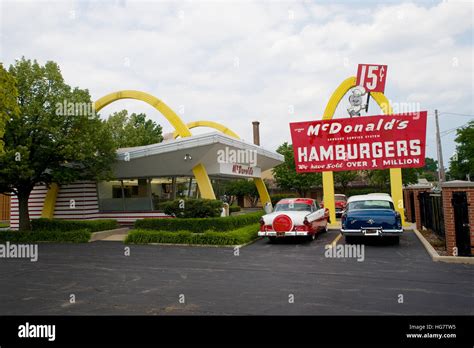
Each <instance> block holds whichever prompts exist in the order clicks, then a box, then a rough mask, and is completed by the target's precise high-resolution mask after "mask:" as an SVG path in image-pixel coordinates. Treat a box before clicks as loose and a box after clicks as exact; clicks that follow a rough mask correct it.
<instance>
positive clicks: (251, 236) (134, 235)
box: [125, 224, 260, 245]
mask: <svg viewBox="0 0 474 348" xmlns="http://www.w3.org/2000/svg"><path fill="white" fill-rule="evenodd" d="M259 226H260V225H259V224H251V225H248V226H244V227H241V228H238V229H235V230H231V231H227V232H215V231H205V232H202V233H196V232H191V231H156V230H144V229H136V230H132V231H131V232H130V233H129V234H128V236H127V238H126V239H125V243H127V244H148V243H165V244H204V245H242V244H246V243H248V242H251V241H253V240H255V239H256V238H257V232H258V229H259Z"/></svg>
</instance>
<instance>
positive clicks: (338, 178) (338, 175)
mask: <svg viewBox="0 0 474 348" xmlns="http://www.w3.org/2000/svg"><path fill="white" fill-rule="evenodd" d="M358 176H359V172H357V171H353V170H351V171H343V172H334V182H335V183H336V184H339V186H341V189H342V193H346V191H347V186H348V185H349V183H350V182H352V181H354V180H355V179H357V177H358Z"/></svg>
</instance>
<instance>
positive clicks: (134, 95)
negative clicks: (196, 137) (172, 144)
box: [94, 90, 191, 137]
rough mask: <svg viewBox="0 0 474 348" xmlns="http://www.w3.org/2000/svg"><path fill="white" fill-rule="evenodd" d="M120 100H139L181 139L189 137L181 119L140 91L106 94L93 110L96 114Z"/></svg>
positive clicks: (167, 107)
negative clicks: (153, 109)
mask: <svg viewBox="0 0 474 348" xmlns="http://www.w3.org/2000/svg"><path fill="white" fill-rule="evenodd" d="M120 99H135V100H141V101H143V102H145V103H147V104H149V105H151V106H153V107H154V108H155V109H156V110H158V111H159V112H160V113H161V114H162V115H163V116H165V117H166V119H167V120H168V121H169V123H171V125H172V126H173V127H174V129H175V130H176V132H177V133H178V134H179V135H180V136H182V137H189V136H191V132H190V131H189V128H188V127H186V124H185V123H184V122H183V120H181V118H180V117H179V116H178V115H177V114H176V113H175V112H174V111H173V110H171V108H170V107H169V106H168V105H166V104H165V103H164V102H163V101H161V100H160V99H158V98H156V97H154V96H152V95H151V94H148V93H145V92H140V91H132V90H125V91H118V92H113V93H110V94H107V95H106V96H103V97H102V98H100V99H99V100H97V101H96V102H95V103H94V109H95V111H96V112H98V111H100V110H101V109H102V108H104V107H106V106H107V105H109V104H110V103H113V102H114V101H117V100H120Z"/></svg>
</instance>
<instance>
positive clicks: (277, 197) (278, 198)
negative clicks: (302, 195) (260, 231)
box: [270, 193, 298, 206]
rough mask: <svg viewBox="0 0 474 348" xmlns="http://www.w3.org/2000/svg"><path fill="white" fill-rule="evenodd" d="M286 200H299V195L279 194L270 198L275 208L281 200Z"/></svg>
mask: <svg viewBox="0 0 474 348" xmlns="http://www.w3.org/2000/svg"><path fill="white" fill-rule="evenodd" d="M284 198H298V195H296V194H295V193H277V194H274V195H271V196H270V199H271V200H272V205H273V206H275V204H277V203H278V201H279V200H281V199H284Z"/></svg>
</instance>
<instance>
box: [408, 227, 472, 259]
mask: <svg viewBox="0 0 474 348" xmlns="http://www.w3.org/2000/svg"><path fill="white" fill-rule="evenodd" d="M413 232H415V234H416V236H417V237H418V239H419V240H420V242H421V244H423V246H424V247H425V249H426V251H427V252H428V254H429V255H430V257H431V260H433V261H434V262H446V263H465V264H471V265H474V257H467V256H440V255H439V254H438V252H437V251H436V250H435V248H433V246H432V245H431V244H430V242H428V241H427V240H426V239H425V237H423V235H422V234H421V233H420V231H418V230H417V229H416V228H414V229H413Z"/></svg>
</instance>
